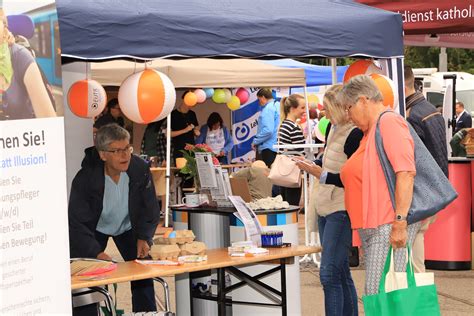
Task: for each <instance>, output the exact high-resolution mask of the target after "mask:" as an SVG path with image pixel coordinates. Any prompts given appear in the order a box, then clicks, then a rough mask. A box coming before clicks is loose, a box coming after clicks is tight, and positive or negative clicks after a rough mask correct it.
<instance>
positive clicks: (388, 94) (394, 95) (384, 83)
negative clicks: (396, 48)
mask: <svg viewBox="0 0 474 316" xmlns="http://www.w3.org/2000/svg"><path fill="white" fill-rule="evenodd" d="M370 77H371V78H372V79H373V80H374V81H375V84H376V85H377V87H378V88H379V90H380V92H381V93H382V97H383V104H384V105H385V106H390V107H391V108H392V109H395V108H397V107H398V91H397V88H396V87H395V83H394V82H393V81H392V79H390V78H389V77H386V76H384V75H379V74H371V75H370Z"/></svg>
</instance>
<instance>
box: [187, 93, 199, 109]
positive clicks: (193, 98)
mask: <svg viewBox="0 0 474 316" xmlns="http://www.w3.org/2000/svg"><path fill="white" fill-rule="evenodd" d="M197 101H198V99H197V95H196V94H195V93H194V92H187V93H186V95H185V96H184V104H186V105H187V106H189V107H193V106H195V105H196V104H197Z"/></svg>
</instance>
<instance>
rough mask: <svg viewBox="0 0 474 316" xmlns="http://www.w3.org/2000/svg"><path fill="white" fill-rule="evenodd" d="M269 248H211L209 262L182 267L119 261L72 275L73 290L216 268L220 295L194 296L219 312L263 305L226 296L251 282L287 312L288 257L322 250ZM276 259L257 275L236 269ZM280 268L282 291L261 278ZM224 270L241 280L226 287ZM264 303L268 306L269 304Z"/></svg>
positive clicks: (313, 248) (251, 285)
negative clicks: (233, 251)
mask: <svg viewBox="0 0 474 316" xmlns="http://www.w3.org/2000/svg"><path fill="white" fill-rule="evenodd" d="M269 251H270V252H269V254H266V255H257V256H254V257H230V256H229V255H228V253H227V249H226V248H221V249H212V250H208V251H207V257H208V260H207V262H202V263H186V264H183V265H179V266H152V265H142V264H139V263H136V262H133V261H129V262H120V263H118V264H117V269H116V270H115V271H112V272H109V273H106V274H104V275H101V276H96V277H78V276H73V277H72V278H71V289H73V290H74V289H81V288H96V287H98V286H102V285H106V284H113V283H121V282H129V281H136V280H143V279H150V278H154V277H163V276H174V275H177V274H182V273H190V272H198V271H206V270H211V269H217V275H218V291H217V293H218V294H217V296H212V295H202V294H199V293H194V294H193V295H192V297H194V298H199V299H208V300H214V301H217V304H218V310H219V315H225V313H226V305H232V304H239V303H241V304H250V305H257V306H258V305H262V304H261V303H256V302H236V301H232V298H229V297H226V293H229V292H231V291H232V290H234V289H237V288H240V287H242V286H244V285H248V286H250V287H252V288H253V289H254V290H256V291H258V292H259V293H261V294H263V295H265V296H266V297H268V298H270V299H271V300H272V301H274V302H275V304H273V306H281V308H282V315H286V278H285V265H286V264H287V263H288V259H293V258H294V257H296V256H303V255H305V254H311V253H316V252H320V251H321V248H320V247H309V246H293V247H288V248H270V249H269ZM275 261H278V264H279V265H278V266H277V267H276V268H272V269H270V270H268V271H266V272H264V273H261V274H259V275H256V276H250V275H247V274H246V273H244V272H242V271H240V270H238V269H237V268H236V267H239V266H247V265H252V264H256V263H264V262H271V263H275ZM278 271H280V274H281V291H278V290H276V289H274V288H272V287H270V286H268V285H266V284H264V283H263V282H262V281H260V280H259V279H260V278H263V277H265V276H267V275H269V274H271V273H275V272H278ZM225 272H229V273H231V274H232V275H234V276H235V277H236V278H238V279H239V280H240V281H241V282H239V283H237V284H234V285H231V286H230V287H229V286H228V287H226V285H225V280H224V279H225ZM265 305H266V306H268V305H269V304H265Z"/></svg>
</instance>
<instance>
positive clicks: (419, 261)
mask: <svg viewBox="0 0 474 316" xmlns="http://www.w3.org/2000/svg"><path fill="white" fill-rule="evenodd" d="M404 70H405V95H406V108H407V120H408V122H410V124H411V125H412V126H413V128H414V129H415V131H416V133H417V134H418V136H420V138H421V140H422V141H423V143H424V144H425V146H426V148H427V149H428V151H429V152H430V153H431V155H432V156H433V158H434V159H435V160H436V162H437V163H438V165H439V167H440V168H441V170H443V172H444V174H445V175H446V177H447V176H448V147H447V144H446V127H445V123H444V119H443V116H442V115H441V113H439V112H438V111H437V110H436V108H435V107H434V105H433V104H431V103H430V102H428V101H427V100H426V99H425V97H424V96H423V94H422V93H421V92H416V90H415V85H414V84H415V76H414V75H413V70H412V69H411V67H410V66H405V69H404ZM431 222H432V220H431V219H427V220H425V221H424V222H423V225H422V226H421V228H420V230H419V231H418V233H417V235H416V237H415V241H414V242H413V266H414V268H415V272H418V273H422V272H425V249H424V235H425V232H426V230H427V229H428V227H429V225H430V223H431Z"/></svg>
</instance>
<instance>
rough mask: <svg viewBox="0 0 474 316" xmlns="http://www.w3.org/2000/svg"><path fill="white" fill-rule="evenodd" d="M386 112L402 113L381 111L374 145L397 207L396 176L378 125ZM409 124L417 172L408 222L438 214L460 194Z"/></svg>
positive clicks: (393, 203) (391, 198)
mask: <svg viewBox="0 0 474 316" xmlns="http://www.w3.org/2000/svg"><path fill="white" fill-rule="evenodd" d="M385 113H393V114H394V115H399V114H396V113H394V112H392V111H384V112H382V113H381V114H380V116H379V118H378V120H377V125H376V128H375V147H376V149H377V154H378V156H379V160H380V164H381V165H382V170H383V173H384V175H385V180H386V181H387V186H388V191H389V193H390V200H391V201H392V206H393V209H394V210H395V209H396V205H395V181H396V176H395V172H394V171H393V167H392V165H391V163H390V160H389V159H388V157H387V154H386V152H385V149H384V146H383V141H382V135H381V133H380V126H379V124H380V118H381V117H382V116H383V115H384V114H385ZM407 125H408V128H409V130H410V134H411V136H412V138H413V142H414V145H415V166H416V176H415V182H414V185H413V199H412V202H411V206H410V209H409V211H408V215H407V222H408V224H412V223H416V222H419V221H421V220H424V219H426V218H428V217H431V216H433V215H435V214H436V213H438V212H439V211H441V210H442V209H444V208H445V207H446V206H448V205H449V204H450V203H451V202H452V201H454V200H455V199H456V198H457V196H458V194H457V192H456V191H455V190H454V188H453V186H452V185H451V183H450V182H449V180H448V178H447V177H446V175H445V174H444V173H443V171H442V170H441V168H440V167H439V166H438V164H437V163H436V161H435V160H434V158H433V157H432V156H431V153H430V152H429V151H428V149H427V148H426V147H425V145H424V144H423V142H422V140H421V139H420V137H419V136H418V134H417V133H416V132H415V130H414V129H413V127H412V126H411V124H410V123H409V122H407Z"/></svg>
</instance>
